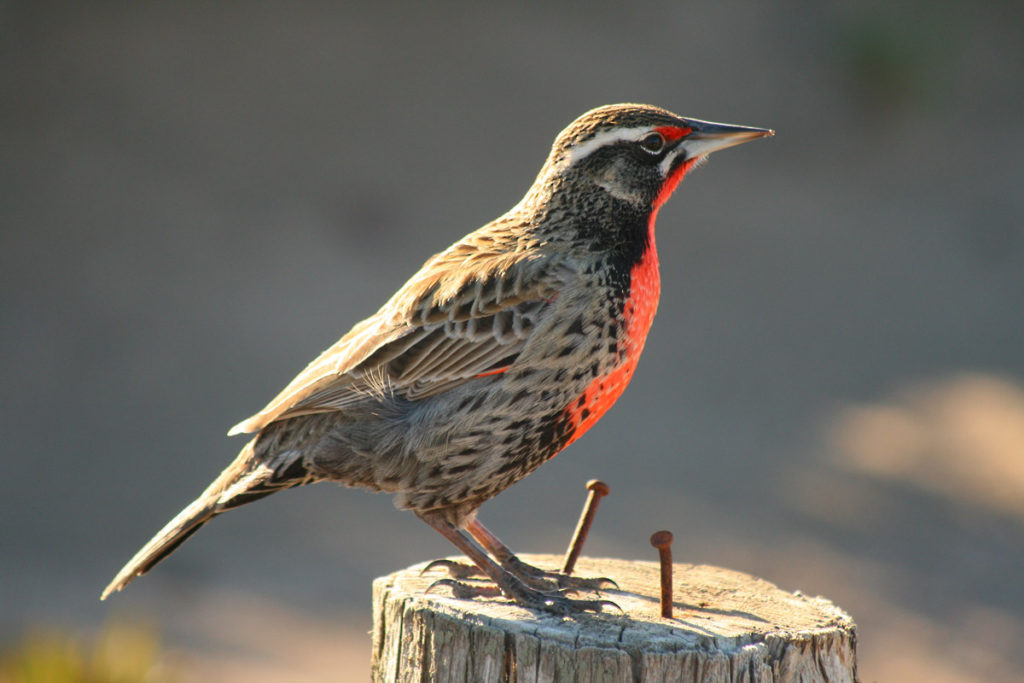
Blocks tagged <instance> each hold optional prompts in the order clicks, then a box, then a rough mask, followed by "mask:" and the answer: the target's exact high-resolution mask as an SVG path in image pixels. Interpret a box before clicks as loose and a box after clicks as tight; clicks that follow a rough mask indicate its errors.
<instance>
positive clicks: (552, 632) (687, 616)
mask: <svg viewBox="0 0 1024 683" xmlns="http://www.w3.org/2000/svg"><path fill="white" fill-rule="evenodd" d="M520 557H521V558H522V559H523V560H525V561H527V562H529V563H531V564H534V565H536V566H539V567H543V568H548V569H554V568H556V567H558V566H559V565H560V563H561V558H560V557H556V556H554V555H522V556H520ZM452 559H461V560H462V561H465V560H464V558H452ZM425 565H426V563H423V564H418V565H414V566H412V567H409V568H408V569H404V570H401V571H398V572H395V573H394V574H390V575H388V576H383V577H380V578H378V579H376V580H375V581H374V583H373V610H374V615H373V679H374V680H375V681H450V682H452V683H456V682H458V683H461V682H467V683H468V682H470V681H473V682H475V681H580V682H581V683H582V682H584V681H587V682H589V681H623V682H626V681H629V682H633V681H644V682H646V681H709V682H714V683H717V682H719V681H750V682H754V681H757V682H760V681H802V682H811V681H829V682H833V681H855V680H856V645H857V635H856V625H855V624H854V622H853V619H851V618H850V616H849V615H848V614H846V613H845V612H843V611H842V610H841V609H839V608H838V607H836V606H835V605H833V604H832V603H831V602H829V601H828V600H826V599H825V598H820V597H808V596H806V595H803V594H801V593H799V592H796V593H789V592H786V591H783V590H781V589H779V588H777V587H776V586H775V585H773V584H771V583H769V582H767V581H765V580H763V579H759V578H757V577H754V576H750V575H749V574H744V573H742V572H737V571H732V570H729V569H722V568H720V567H711V566H707V565H690V564H681V563H677V564H675V565H674V569H673V574H674V580H673V586H674V601H673V602H674V610H675V613H674V617H673V618H672V619H664V618H662V617H661V616H660V608H659V602H658V596H659V593H660V587H659V586H660V579H659V569H658V565H657V564H656V563H654V562H642V561H631V560H619V559H604V558H586V557H583V558H580V559H579V562H578V563H577V567H576V571H575V572H574V575H576V576H583V577H596V576H603V577H608V578H611V579H613V580H614V581H615V582H616V583H617V584H618V586H619V587H618V589H607V590H603V591H601V592H600V595H599V597H601V598H603V599H607V600H611V601H612V602H615V603H616V604H618V605H619V606H620V607H621V608H622V610H623V613H620V612H619V611H618V610H616V609H615V608H613V607H612V608H607V609H606V610H605V612H603V613H600V614H594V613H584V614H575V615H572V616H568V617H562V616H558V615H554V614H541V613H537V612H533V611H531V610H527V609H523V608H521V607H518V606H516V605H515V604H513V603H511V602H510V601H508V600H506V599H503V598H493V599H479V598H478V599H474V600H456V599H454V598H451V597H447V594H448V589H447V588H444V587H439V588H437V589H436V591H437V592H431V593H429V594H425V593H424V591H425V590H426V588H427V587H428V586H430V584H431V583H433V582H434V581H436V580H437V579H439V578H443V577H445V576H446V574H445V573H444V572H443V571H431V572H429V573H427V574H424V575H422V576H421V575H420V572H421V570H422V569H423V567H424V566H425ZM469 583H472V582H471V581H470V582H469ZM580 597H587V598H590V597H592V594H583V595H581V596H580Z"/></svg>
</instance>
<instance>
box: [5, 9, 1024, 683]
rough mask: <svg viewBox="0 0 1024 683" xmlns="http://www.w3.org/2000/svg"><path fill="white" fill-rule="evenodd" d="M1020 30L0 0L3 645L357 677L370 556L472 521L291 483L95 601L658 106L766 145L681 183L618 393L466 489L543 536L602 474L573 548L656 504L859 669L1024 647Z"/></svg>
mask: <svg viewBox="0 0 1024 683" xmlns="http://www.w3.org/2000/svg"><path fill="white" fill-rule="evenodd" d="M1022 29H1024V11H1022V5H1021V3H1020V2H1017V1H1011V0H1002V1H999V0H982V1H981V2H974V3H953V2H934V1H928V2H926V1H924V0H920V1H913V0H904V1H901V2H892V1H885V2H852V3H851V2H843V3H840V2H823V3H809V2H793V1H788V2H781V3H743V2H733V1H721V2H714V3H682V2H661V3H659V2H650V3H632V4H631V6H630V7H629V8H626V7H621V6H619V4H618V3H611V2H583V1H582V0H581V1H578V2H567V3H561V4H554V3H492V4H485V3H470V2H454V1H453V2H445V3H441V4H440V5H434V4H427V3H416V2H394V3H365V4H362V3H331V2H303V3H284V2H262V1H257V2H247V3H200V2H175V3H106V2H100V3H73V2H63V3H62V2H44V3H37V2H11V1H7V2H2V3H0V92H2V93H3V95H2V96H0V288H2V289H0V323H2V327H0V386H2V387H3V388H2V394H0V395H2V396H3V403H4V405H3V409H2V410H0V434H2V445H0V452H2V460H0V462H2V465H0V466H2V470H0V519H2V523H0V653H6V654H0V662H3V664H2V665H0V666H3V667H4V668H3V669H2V671H5V672H6V674H4V675H7V676H13V675H14V674H12V673H11V672H12V671H14V670H15V669H16V666H17V665H18V662H21V661H23V660H24V659H25V658H31V656H32V655H31V653H32V652H37V651H47V648H49V649H50V650H52V651H54V652H60V653H64V654H65V655H66V656H67V657H68V658H70V660H75V659H76V658H77V660H76V661H79V664H77V665H74V666H78V665H80V666H93V665H95V666H99V664H95V662H97V661H100V660H102V659H103V657H104V656H105V655H104V652H107V651H109V650H110V649H111V648H113V650H116V651H120V652H135V653H136V654H137V656H138V658H139V659H140V661H141V662H142V663H141V664H139V665H138V666H139V667H140V668H139V670H140V671H146V670H149V671H150V673H149V674H148V675H149V676H150V678H151V679H152V680H157V679H160V680H163V678H161V677H166V678H167V679H168V680H222V681H234V680H246V681H291V680H329V679H331V678H338V677H339V675H340V674H342V675H344V676H351V677H352V679H353V680H358V679H365V677H366V672H367V671H368V670H369V654H370V645H369V642H370V641H369V636H368V635H367V634H366V632H367V631H368V630H369V627H370V582H371V579H372V578H373V577H374V576H378V575H381V574H386V573H388V572H391V571H393V570H396V569H398V568H401V567H404V566H407V565H410V564H413V563H415V562H419V561H422V560H425V559H429V558H433V557H439V556H443V555H447V554H450V553H451V552H452V548H451V547H450V546H449V545H448V544H447V542H446V541H444V539H442V538H441V537H440V536H439V535H438V534H436V533H434V532H433V531H431V530H430V529H428V528H427V527H426V526H425V525H423V524H422V523H421V522H420V521H418V520H417V519H416V518H415V517H414V516H413V515H411V514H409V513H405V512H398V511H396V510H394V508H393V506H392V504H391V501H390V499H389V498H388V497H386V496H381V495H376V496H375V495H371V494H368V493H365V492H361V491H352V490H344V489H340V488H338V487H335V486H331V485H326V484H321V485H319V486H315V487H309V488H306V489H302V490H297V491H290V492H287V493H285V494H282V495H280V496H274V497H271V498H269V499H266V500H264V501H261V502H260V503H259V504H257V505H253V506H250V507H247V508H245V509H244V510H243V511H240V512H238V513H232V514H229V515H226V516H224V517H221V518H219V519H218V520H217V521H216V522H215V523H213V524H211V525H210V526H208V527H206V528H205V529H204V530H203V532H202V533H200V534H198V535H197V536H195V537H194V538H193V539H192V540H190V541H189V542H188V543H187V544H186V545H185V546H183V547H182V549H181V550H179V551H178V552H177V553H176V554H175V555H174V556H173V557H172V558H170V559H169V560H168V561H167V562H165V563H164V564H162V565H161V566H160V567H159V568H158V569H157V570H156V571H154V572H153V573H152V574H150V575H148V576H146V577H145V578H143V579H142V580H139V581H137V582H136V583H134V584H132V585H131V586H130V587H129V588H128V589H127V590H126V591H125V592H124V593H122V594H119V595H116V596H115V597H113V598H112V599H111V600H109V601H108V602H106V603H100V602H99V601H98V596H99V592H100V590H101V589H102V588H103V587H104V586H105V585H106V583H107V582H108V580H109V579H110V578H112V576H113V574H114V572H115V571H116V570H117V569H118V568H119V567H120V566H121V565H122V564H123V563H124V562H125V561H126V560H127V559H128V558H129V557H130V556H131V555H132V554H133V553H134V552H135V551H136V550H137V549H138V548H139V547H140V546H141V544H142V543H143V542H144V541H146V540H147V539H148V538H149V537H150V535H151V534H152V533H154V532H155V531H156V530H157V529H159V528H160V527H161V526H162V525H163V524H164V523H165V522H166V521H167V520H168V519H169V518H170V517H171V516H173V515H174V514H175V513H177V512H178V510H180V509H181V508H182V507H184V506H185V505H186V504H187V503H188V502H189V501H191V500H192V498H193V497H194V496H195V495H197V494H198V493H199V492H200V491H201V490H202V489H203V488H204V487H205V486H206V484H207V483H208V482H209V481H210V480H211V479H212V478H213V477H214V476H215V475H216V474H217V473H218V472H219V471H220V470H221V469H222V468H223V467H224V466H225V465H227V463H228V462H229V461H230V460H231V459H232V458H233V457H234V454H235V452H236V451H237V449H238V448H240V447H241V445H242V443H243V441H242V440H241V439H228V438H227V437H225V436H224V433H225V431H226V430H227V428H228V427H230V426H231V425H233V424H235V423H236V422H237V421H239V420H240V419H242V418H244V417H246V416H248V415H250V414H251V413H253V412H255V411H256V410H258V409H259V408H261V407H262V406H263V405H264V403H265V402H266V401H267V400H268V399H269V398H270V397H272V396H273V395H274V394H276V393H277V391H278V390H279V389H280V388H282V387H283V386H284V384H285V383H287V381H288V380H290V379H291V377H292V376H293V375H294V374H295V373H296V372H298V370H300V369H301V368H302V367H304V366H305V364H306V363H307V362H308V361H309V360H311V359H312V358H313V357H314V356H315V355H316V354H317V353H318V352H320V351H321V350H322V349H323V348H325V347H326V346H328V345H329V344H331V343H332V342H333V341H335V340H336V339H337V338H338V337H340V336H341V335H342V334H343V333H344V332H346V331H347V330H348V329H349V327H350V326H351V325H352V324H353V323H355V322H356V321H358V320H360V319H361V318H363V317H365V316H367V315H369V314H371V313H372V312H374V311H375V310H376V309H377V308H378V307H379V306H380V304H382V303H383V302H384V301H385V300H386V299H387V298H388V297H389V296H390V295H391V293H392V292H393V291H394V290H395V289H397V288H398V287H399V286H400V285H401V284H402V283H403V282H404V280H405V279H406V278H407V277H408V276H409V275H410V274H411V273H412V272H414V271H415V270H416V269H417V268H418V267H419V266H420V265H421V264H422V262H423V261H424V260H426V258H427V257H428V256H430V255H431V254H432V253H434V252H436V251H439V250H440V249H442V248H444V247H445V246H447V245H448V244H449V243H450V242H452V241H454V240H455V239H457V238H459V237H461V236H462V235H464V234H465V233H467V232H469V231H471V230H473V229H475V228H476V227H478V226H480V225H482V224H483V223H485V222H487V221H488V220H490V219H492V218H494V217H496V216H498V215H499V214H501V213H502V212H504V211H505V210H506V209H507V208H509V207H511V206H512V205H513V204H514V203H515V202H516V201H518V199H519V198H520V197H521V195H522V194H523V192H524V191H525V190H526V188H527V187H528V186H529V185H530V183H531V182H532V180H533V177H534V175H535V174H536V172H537V170H538V169H539V168H540V165H541V163H542V162H543V160H544V158H545V156H546V154H547V151H548V148H549V145H550V143H551V141H552V140H553V139H554V136H555V134H556V133H557V132H558V131H559V130H561V128H562V127H564V126H565V125H566V124H568V123H569V122H570V121H571V120H572V119H574V118H575V117H576V116H577V115H579V114H580V113H582V112H583V111H585V110H587V109H590V108H591V107H594V106H597V105H601V104H607V103H613V102H621V101H639V102H647V103H651V104H657V105H661V106H664V107H667V108H669V109H672V110H673V111H675V112H677V113H680V114H684V115H689V116H694V117H698V118H706V119H711V120H717V121H725V122H731V123H739V124H747V125H755V126H768V127H772V128H775V129H776V131H777V133H778V134H777V136H776V137H775V138H773V139H771V140H766V141H761V142H757V143H756V144H753V145H749V146H744V147H742V148H739V149H737V150H729V151H727V152H723V153H721V154H719V155H716V156H715V158H713V159H712V160H711V162H710V163H709V164H708V165H707V166H706V167H704V168H702V169H701V170H700V171H699V172H697V173H695V174H693V175H692V176H691V177H689V178H688V179H687V180H686V182H685V183H684V184H683V186H682V187H681V188H680V189H679V190H678V192H677V193H676V195H675V197H674V199H673V200H672V201H671V202H669V204H668V205H667V206H666V207H665V209H664V210H663V211H662V212H661V215H660V219H659V224H658V243H659V251H660V256H661V261H662V274H663V280H664V282H663V294H662V301H661V307H660V311H659V317H658V319H657V320H656V322H655V325H654V328H653V330H652V332H651V336H650V338H649V341H648V346H647V352H646V354H645V356H644V359H643V361H642V362H641V363H640V367H639V369H638V371H637V374H636V377H635V379H634V381H633V384H632V386H631V387H630V389H629V390H628V391H627V392H626V394H625V395H624V397H623V399H622V400H621V401H620V402H619V404H618V405H617V406H616V407H615V409H614V410H612V411H611V412H610V413H609V415H608V416H607V417H606V418H605V419H604V420H603V421H602V422H601V423H600V424H599V425H598V426H597V427H595V428H594V429H593V430H592V431H591V432H590V434H588V435H587V437H585V438H584V439H582V440H581V441H579V442H577V443H576V444H574V445H573V446H572V447H571V448H569V449H568V450H567V451H566V452H565V453H563V454H562V455H560V456H559V457H558V458H555V459H554V460H553V461H552V462H550V463H549V464H547V465H546V466H545V467H543V468H542V469H541V470H539V471H538V472H536V473H534V475H533V476H531V477H529V478H527V479H526V480H524V481H523V482H521V483H520V484H518V485H517V486H515V487H513V488H512V489H510V490H508V491H507V492H505V493H503V494H502V495H501V496H499V497H498V498H497V499H495V500H494V501H492V502H490V503H489V504H487V505H485V506H484V508H483V510H482V512H481V519H482V520H483V521H484V522H485V523H486V524H487V525H488V526H490V527H491V528H492V529H494V530H495V532H496V533H498V534H499V535H500V536H501V537H502V538H503V539H504V540H505V541H506V542H507V543H509V544H510V545H511V546H512V547H513V548H516V549H518V550H520V551H523V552H553V553H561V552H563V551H564V548H565V545H566V542H567V540H568V537H569V535H570V533H571V531H572V529H573V526H574V524H575V521H576V517H577V515H578V513H579V509H580V505H581V504H582V502H583V499H584V496H585V493H586V492H585V490H584V488H583V486H584V482H586V480H587V479H590V478H592V477H599V478H601V479H604V480H605V481H607V482H608V483H609V485H610V486H611V490H612V493H611V496H610V497H609V498H607V499H606V500H605V502H604V503H602V506H601V512H600V514H599V516H598V519H597V522H596V525H595V528H594V531H593V533H592V534H591V540H590V541H589V542H588V546H587V549H586V552H587V554H589V555H605V556H619V557H627V558H642V559H654V556H653V551H652V549H651V548H650V546H649V545H648V537H649V535H650V533H651V532H652V531H654V530H656V529H660V528H667V529H671V530H672V531H673V532H674V533H675V537H676V543H675V554H676V558H677V560H679V561H684V562H692V563H710V564H718V565H724V566H727V567H730V568H733V569H738V570H742V571H746V572H750V573H753V574H756V575H759V576H762V577H764V578H766V579H768V580H770V581H772V582H774V583H776V584H778V585H779V586H780V587H782V588H785V589H787V590H797V589H799V590H802V591H804V592H805V593H810V594H822V595H825V596H827V597H829V598H831V599H832V600H834V601H835V602H836V603H838V604H839V605H840V606H842V607H843V608H845V609H846V610H847V611H849V612H850V613H851V614H852V615H853V616H854V617H855V619H856V621H857V623H858V624H859V627H860V660H859V661H860V670H861V676H862V678H863V679H864V680H865V681H905V680H929V681H940V682H946V681H968V680H985V681H1021V680H1024V674H1022V671H1024V650H1022V649H1021V647H1020V643H1021V642H1024V581H1022V580H1021V577H1022V572H1024V321H1022V318H1024V316H1022V311H1024V189H1022V188H1024V182H1022V181H1024V171H1022V170H1021V161H1020V160H1021V158H1024V135H1021V132H1020V126H1021V120H1022V113H1024V41H1021V40H1020V36H1021V35H1022V34H1024V32H1022ZM118 638H120V639H122V640H121V641H118V640H117V639H118ZM111 642H115V645H114V646H111V645H110V643H111ZM117 642H120V643H121V645H116V643H117ZM124 643H129V645H125V644H124ZM130 643H134V645H131V644H130ZM105 648H106V649H105ZM70 660H69V661H70ZM83 661H85V662H86V663H85V664H82V662H83ZM88 662H93V664H89V663H88ZM122 665H123V666H128V665H127V664H114V665H112V666H115V667H116V666H122ZM68 666H73V665H72V664H68Z"/></svg>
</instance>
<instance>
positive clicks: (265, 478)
mask: <svg viewBox="0 0 1024 683" xmlns="http://www.w3.org/2000/svg"><path fill="white" fill-rule="evenodd" d="M254 441H255V440H253V441H250V442H249V443H248V444H247V445H246V446H245V448H243V449H242V452H241V453H239V455H238V457H237V458H236V459H235V461H234V462H232V463H231V465H229V466H228V468H227V469H225V470H224V471H223V472H222V473H221V474H220V476H218V477H217V479H215V480H214V482H213V483H212V484H210V485H209V486H208V487H207V488H206V490H205V491H203V494H202V495H201V496H199V498H197V499H196V500H195V501H193V502H192V503H191V504H190V505H189V506H188V507H186V508H185V509H184V510H182V511H181V512H179V513H178V515H177V516H176V517H175V518H174V519H172V520H171V521H170V522H168V523H167V524H166V525H165V526H164V528H163V529H161V530H160V531H159V532H157V534H156V535H155V536H154V537H153V538H151V539H150V540H149V542H148V543H146V545H144V546H143V547H142V549H141V550H139V552H137V553H136V554H135V556H134V557H133V558H132V559H131V560H129V561H128V564H126V565H125V566H124V567H123V568H122V569H121V571H120V572H118V573H117V576H115V577H114V580H113V581H111V582H110V585H108V586H107V587H106V588H105V589H104V591H103V593H102V594H101V595H100V600H106V598H107V596H109V595H110V594H111V593H114V592H116V591H119V590H121V589H122V588H124V587H125V586H127V585H128V584H129V583H131V581H132V580H133V579H134V578H135V577H137V576H142V575H143V574H145V573H146V572H148V571H149V570H150V569H152V568H153V567H154V566H156V564H157V563H158V562H160V561H161V560H163V559H164V558H165V557H167V556H168V555H170V554H171V553H172V552H174V551H175V550H176V549H177V548H178V546H180V545H181V544H182V543H184V542H185V541H186V540H187V539H188V537H189V536H191V535H192V534H194V533H195V532H197V531H199V529H200V528H201V527H202V526H203V525H204V524H206V523H207V522H209V521H210V520H211V519H213V518H214V517H216V516H217V515H219V514H220V513H221V512H224V511H226V510H230V509H232V508H236V507H239V506H240V505H244V504H246V503H250V502H252V501H254V500H257V499H259V498H263V497H264V496H269V495H270V494H271V493H274V492H275V491H280V490H282V489H284V488H289V487H290V486H292V485H294V484H297V483H299V482H298V481H295V480H292V479H290V478H289V479H286V480H282V479H281V478H279V477H277V476H275V472H274V470H273V469H271V468H270V467H267V466H266V465H264V464H262V463H259V462H258V461H256V460H255V459H254V458H253V453H252V449H253V443H254Z"/></svg>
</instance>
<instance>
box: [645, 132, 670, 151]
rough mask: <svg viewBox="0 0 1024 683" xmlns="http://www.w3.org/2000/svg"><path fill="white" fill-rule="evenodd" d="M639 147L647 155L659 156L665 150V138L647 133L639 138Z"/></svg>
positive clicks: (659, 134)
mask: <svg viewBox="0 0 1024 683" xmlns="http://www.w3.org/2000/svg"><path fill="white" fill-rule="evenodd" d="M640 147H641V148H642V149H643V150H644V151H645V152H647V153H649V154H661V151H662V150H663V149H665V137H664V136H663V135H662V134H661V133H649V134H647V135H645V136H643V137H642V138H640Z"/></svg>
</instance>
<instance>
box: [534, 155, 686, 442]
mask: <svg viewBox="0 0 1024 683" xmlns="http://www.w3.org/2000/svg"><path fill="white" fill-rule="evenodd" d="M678 175H679V177H680V178H681V177H682V176H683V173H682V172H680V173H679V174H678ZM675 182H676V183H678V182H679V181H678V180H676V181H675ZM657 215H658V209H657V206H655V209H654V210H653V211H652V212H651V217H650V219H648V222H647V249H646V250H645V251H644V256H643V258H642V259H640V261H639V262H637V264H636V265H635V266H633V269H632V271H631V272H630V288H629V296H628V297H627V298H626V301H625V306H624V309H623V318H624V323H625V326H624V327H625V329H624V330H623V331H624V333H625V334H624V335H623V337H622V340H621V341H622V344H621V346H620V353H619V357H618V359H617V360H618V362H617V364H616V365H615V366H614V367H613V368H612V369H611V371H610V372H608V373H607V374H605V375H602V376H600V377H596V378H594V380H593V381H592V382H591V383H590V385H589V386H588V387H587V388H586V389H585V390H584V391H583V394H582V395H581V396H579V397H578V398H577V399H576V400H575V401H574V402H573V403H571V404H570V405H569V407H568V408H567V409H566V414H567V416H568V417H569V420H570V422H571V424H572V425H573V427H574V428H573V431H572V436H571V437H570V438H569V440H568V441H567V442H566V444H565V445H566V446H568V445H569V444H570V443H572V442H573V441H575V440H576V439H578V438H579V437H581V436H583V434H584V432H586V431H587V430H588V429H590V428H591V427H593V426H594V424H595V423H596V422H597V421H598V420H600V419H601V417H602V416H603V415H604V414H605V413H606V412H608V409H609V408H611V407H612V405H613V404H614V403H615V401H616V400H617V399H618V398H619V396H621V395H622V392H623V391H625V390H626V386H627V385H628V384H629V381H630V380H631V379H633V372H634V371H635V370H636V365H637V362H638V361H639V360H640V353H641V352H642V351H643V349H644V342H646V341H647V332H648V331H649V330H650V329H651V323H652V322H654V314H655V312H656V311H657V309H658V298H659V296H660V294H661V275H660V272H659V268H658V251H657V248H656V246H655V243H654V221H655V219H656V218H657ZM552 455H554V454H552Z"/></svg>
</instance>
